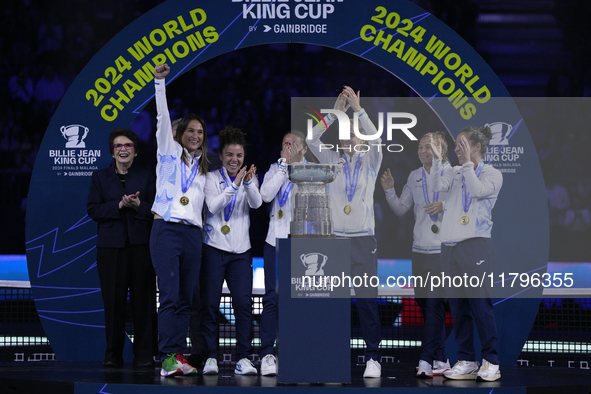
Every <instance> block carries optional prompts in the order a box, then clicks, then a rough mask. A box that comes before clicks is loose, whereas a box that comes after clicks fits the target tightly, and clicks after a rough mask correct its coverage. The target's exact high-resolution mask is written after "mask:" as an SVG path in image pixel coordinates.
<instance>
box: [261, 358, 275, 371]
mask: <svg viewBox="0 0 591 394" xmlns="http://www.w3.org/2000/svg"><path fill="white" fill-rule="evenodd" d="M261 375H263V376H275V375H277V358H275V356H274V355H272V354H267V355H266V356H265V357H263V360H262V361H261Z"/></svg>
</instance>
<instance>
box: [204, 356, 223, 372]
mask: <svg viewBox="0 0 591 394" xmlns="http://www.w3.org/2000/svg"><path fill="white" fill-rule="evenodd" d="M218 373H219V369H218V360H216V359H215V358H213V357H210V358H208V359H207V361H206V362H205V365H204V366H203V375H217V374H218Z"/></svg>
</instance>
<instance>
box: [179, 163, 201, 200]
mask: <svg viewBox="0 0 591 394" xmlns="http://www.w3.org/2000/svg"><path fill="white" fill-rule="evenodd" d="M185 167H186V165H185V163H183V161H182V160H181V190H182V191H183V193H186V192H187V190H189V187H190V186H191V184H192V183H193V180H195V176H196V175H197V170H198V167H199V164H198V163H195V165H194V166H193V169H192V170H191V175H190V176H189V181H187V169H186V168H185Z"/></svg>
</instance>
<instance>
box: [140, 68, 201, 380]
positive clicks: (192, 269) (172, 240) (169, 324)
mask: <svg viewBox="0 0 591 394" xmlns="http://www.w3.org/2000/svg"><path fill="white" fill-rule="evenodd" d="M154 71H155V74H154V76H155V81H154V83H155V88H156V108H157V110H158V117H157V122H158V130H157V131H156V140H157V143H158V165H157V167H156V173H157V174H158V183H157V185H156V200H155V202H154V205H153V207H152V212H153V213H154V218H155V219H156V220H155V221H154V227H153V229H152V234H151V237H150V251H151V253H152V261H153V263H154V268H155V270H156V275H157V276H158V290H159V296H160V298H159V300H160V308H159V309H158V332H159V342H158V347H159V352H160V359H161V360H162V369H161V371H160V374H161V375H162V376H176V375H195V374H197V370H196V369H195V368H193V367H192V366H191V365H189V363H188V362H187V360H186V359H185V358H184V357H183V353H184V352H185V349H186V347H187V341H186V336H187V330H188V328H189V321H190V318H191V300H192V298H193V291H194V288H195V285H196V283H197V281H198V280H199V271H200V267H201V245H202V237H201V226H202V221H201V210H202V209H203V200H204V193H203V188H204V186H205V174H206V172H207V134H206V127H205V122H204V121H203V119H201V117H199V116H198V115H195V114H189V115H187V116H185V117H184V118H183V119H182V120H181V122H180V123H179V125H178V126H177V129H176V133H174V137H173V131H172V124H171V121H170V113H169V111H168V104H167V101H166V83H165V79H164V78H165V77H166V76H167V75H168V73H169V72H170V67H168V65H167V64H160V65H158V66H156V68H155V70H154Z"/></svg>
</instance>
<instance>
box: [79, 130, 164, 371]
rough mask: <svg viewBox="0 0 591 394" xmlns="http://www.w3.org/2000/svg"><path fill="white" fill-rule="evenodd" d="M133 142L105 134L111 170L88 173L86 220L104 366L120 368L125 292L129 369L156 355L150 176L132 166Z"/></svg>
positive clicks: (125, 134) (122, 133) (117, 133)
mask: <svg viewBox="0 0 591 394" xmlns="http://www.w3.org/2000/svg"><path fill="white" fill-rule="evenodd" d="M138 142H139V141H138V137H137V135H135V133H133V132H132V131H130V130H127V129H120V128H118V129H114V130H113V131H112V132H111V134H110V135H109V150H110V152H111V155H112V156H113V159H114V160H113V161H112V162H111V165H110V166H109V167H107V168H103V169H100V170H97V171H95V172H94V173H93V174H92V182H91V184H90V192H89V194H88V203H87V211H88V215H89V216H90V217H91V218H92V219H93V220H94V221H96V222H98V234H97V238H96V246H97V268H98V274H99V278H100V282H101V293H102V297H103V303H104V308H105V333H106V339H107V347H106V351H105V359H104V362H103V365H104V366H107V367H119V366H122V365H123V347H124V344H125V306H126V303H127V292H128V290H129V295H130V301H131V309H132V314H133V324H134V334H135V336H134V341H133V353H134V356H135V357H134V360H133V365H134V366H135V367H153V366H154V358H153V356H154V355H155V354H156V353H157V349H158V348H157V336H158V335H157V327H158V326H157V320H156V275H155V273H154V267H153V266H152V260H151V258H150V248H149V244H148V243H149V240H150V232H151V228H152V222H153V218H154V215H153V214H152V212H151V207H152V203H153V202H154V195H155V194H156V179H155V175H154V172H153V171H149V170H147V169H144V168H141V167H138V166H137V165H136V166H133V165H132V164H133V161H134V159H135V157H136V156H137V154H138V150H137V148H138Z"/></svg>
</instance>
